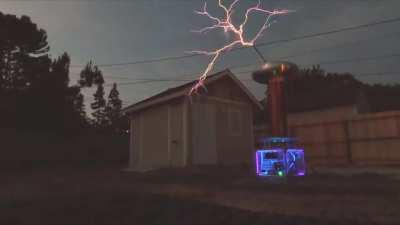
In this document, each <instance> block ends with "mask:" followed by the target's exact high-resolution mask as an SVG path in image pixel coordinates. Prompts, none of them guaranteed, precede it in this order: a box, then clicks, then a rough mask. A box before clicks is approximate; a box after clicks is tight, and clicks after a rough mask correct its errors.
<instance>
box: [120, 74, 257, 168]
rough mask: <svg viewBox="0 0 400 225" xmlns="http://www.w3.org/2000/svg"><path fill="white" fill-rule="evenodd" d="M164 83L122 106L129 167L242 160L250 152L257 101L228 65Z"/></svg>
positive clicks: (249, 158) (252, 149)
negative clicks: (201, 85)
mask: <svg viewBox="0 0 400 225" xmlns="http://www.w3.org/2000/svg"><path fill="white" fill-rule="evenodd" d="M193 85H194V82H190V83H186V84H184V85H181V86H178V87H175V88H171V89H168V90H166V91H164V92H161V93H159V94H157V95H154V96H152V97H150V98H148V99H145V100H143V101H141V102H138V103H136V104H133V105H131V106H128V107H127V108H125V109H124V110H123V111H124V113H125V114H127V115H128V116H129V118H130V122H131V123H130V124H131V128H130V129H131V132H130V133H131V139H130V159H129V162H130V163H129V167H130V168H129V169H131V170H137V171H146V170H152V169H157V168H162V167H184V166H188V165H204V164H209V165H210V164H211V165H212V164H225V165H226V164H245V163H250V162H251V160H252V158H253V154H252V153H253V151H254V138H253V112H254V110H260V109H261V105H260V103H259V102H258V101H257V100H256V98H255V97H254V96H253V95H252V94H251V93H250V91H249V90H248V89H247V88H246V87H245V86H244V85H243V84H242V83H241V82H240V81H239V80H238V79H237V78H236V77H235V76H234V75H233V74H232V73H231V72H230V71H229V70H224V71H222V72H219V73H216V74H214V75H210V76H209V77H208V78H207V79H206V81H205V85H206V88H207V91H203V92H202V93H201V94H200V95H195V96H192V97H191V98H189V97H188V95H187V94H188V92H189V90H190V88H191V87H192V86H193Z"/></svg>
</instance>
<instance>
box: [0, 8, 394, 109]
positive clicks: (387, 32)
mask: <svg viewBox="0 0 400 225" xmlns="http://www.w3.org/2000/svg"><path fill="white" fill-rule="evenodd" d="M226 2H229V1H226ZM203 3H204V1H200V0H86V1H85V0H53V1H52V0H47V1H46V0H11V1H9V0H7V1H4V0H3V1H0V11H2V12H3V13H6V14H16V15H18V16H21V15H28V16H30V17H31V19H32V21H33V22H34V23H37V24H38V25H39V27H41V28H43V29H45V30H46V31H47V34H48V39H49V43H50V46H51V55H52V57H56V56H58V55H60V54H62V53H63V52H64V51H66V52H68V53H69V54H70V56H71V58H72V64H73V65H74V66H73V67H72V68H71V75H70V76H71V84H73V83H76V78H77V77H78V76H79V75H78V74H79V72H80V70H81V67H80V66H79V65H83V64H85V63H86V62H87V61H88V60H90V59H92V60H94V62H95V63H96V64H113V63H124V62H132V61H141V60H147V59H153V58H162V57H169V56H181V55H184V54H188V52H189V51H191V50H210V49H214V48H217V47H220V46H221V45H222V44H223V43H224V42H226V41H228V40H229V35H226V34H224V33H223V32H222V31H216V32H211V33H208V34H202V35H200V34H196V33H192V32H190V30H194V29H199V28H202V27H204V26H206V25H209V24H211V21H209V20H207V19H206V18H204V17H201V16H199V15H196V14H195V13H194V10H200V9H201V8H202V6H203ZM207 3H208V6H209V8H210V12H211V13H213V14H215V15H221V11H220V10H218V9H217V8H216V3H217V1H216V0H208V1H207ZM254 3H256V1H250V0H242V1H241V3H240V5H239V7H238V9H237V10H236V13H237V14H236V15H237V16H238V17H235V19H236V20H237V21H240V19H242V18H241V17H240V15H243V9H245V8H246V7H248V6H249V5H252V4H254ZM262 5H263V7H264V8H266V9H290V10H294V11H295V12H293V13H290V14H288V15H285V16H279V17H276V20H277V22H276V23H275V24H274V25H272V27H271V28H270V29H269V30H268V31H266V32H265V34H264V36H263V37H262V38H261V39H260V40H259V41H258V42H259V43H262V42H269V41H274V40H280V39H288V38H292V37H297V36H302V35H307V34H313V33H318V32H324V31H329V30H333V29H340V28H344V27H348V26H356V25H360V24H366V23H370V22H375V21H379V20H385V19H392V18H396V17H399V16H400V13H399V9H400V1H399V0H329V1H328V0H291V1H290V0H270V1H262ZM262 18H263V17H261V16H260V15H255V16H254V17H252V20H251V21H250V27H249V29H248V34H249V36H252V34H253V33H254V31H255V29H256V28H257V27H258V26H260V24H261V23H262V22H263V21H262V20H261V19H262ZM399 40H400V22H395V23H388V24H384V25H379V26H374V27H368V28H363V29H359V30H356V31H348V32H342V33H337V34H333V35H327V36H321V37H316V38H310V39H306V40H301V41H293V42H288V43H283V44H276V45H271V46H264V47H260V50H261V51H262V53H263V54H264V56H265V57H266V58H267V59H268V60H273V59H277V58H279V57H284V56H289V55H297V56H296V57H291V58H286V59H285V60H289V61H293V62H295V63H297V64H298V65H299V66H305V65H310V64H317V63H322V62H332V61H337V60H344V59H352V58H358V57H375V56H378V57H379V56H383V55H390V54H400V45H399ZM320 49H321V50H320ZM322 49H324V50H322ZM313 50H318V51H313ZM319 50H320V51H319ZM307 52H308V53H307ZM208 61H209V58H208V57H206V56H199V57H191V58H187V59H183V60H175V61H164V62H161V63H149V64H136V65H124V66H114V67H102V68H101V69H102V71H103V73H104V76H105V78H106V83H107V84H111V83H113V82H117V83H119V84H120V85H119V88H118V89H119V90H120V93H121V97H122V99H123V101H124V105H125V106H126V105H128V104H131V103H134V102H136V101H138V100H140V99H143V98H147V97H149V96H151V95H153V94H155V93H157V92H160V91H162V90H165V89H166V88H168V87H173V86H176V85H179V84H182V83H184V81H180V82H177V81H175V82H151V83H142V84H129V85H128V84H126V83H127V82H136V81H137V79H140V78H156V79H158V78H161V79H171V78H173V77H177V76H181V78H179V79H193V78H195V77H196V76H195V75H192V76H182V75H184V74H194V73H196V72H198V74H200V72H201V71H202V70H204V68H205V67H206V65H207V63H208ZM399 62H400V57H398V56H397V57H388V58H382V59H379V60H369V61H360V62H352V63H337V64H329V63H327V64H323V63H322V64H321V67H322V68H323V69H325V70H326V71H328V72H351V73H353V74H354V75H356V76H358V78H359V79H360V80H362V81H367V82H383V83H395V82H400V73H399V72H400V69H399V68H398V67H399ZM243 64H254V66H253V67H243V68H237V69H232V71H233V72H234V73H235V72H240V71H246V70H251V69H255V68H258V67H259V61H258V58H257V55H256V54H255V52H254V50H252V49H245V50H238V51H233V52H228V53H226V54H224V55H223V56H222V57H221V60H220V61H218V63H217V65H216V68H215V70H214V72H217V71H219V70H222V69H225V68H229V67H232V66H237V65H243ZM396 72H397V73H396ZM371 73H385V74H382V75H380V76H365V75H366V74H371ZM238 78H239V79H241V80H243V82H244V83H245V85H246V86H247V87H249V89H250V90H251V91H252V92H253V93H254V94H255V95H256V97H258V98H261V97H263V92H264V89H265V87H263V86H262V85H258V84H256V83H255V82H253V81H250V78H251V76H250V73H239V74H238ZM123 83H125V84H123ZM106 90H107V91H106V93H107V94H108V90H109V86H108V87H107V89H106ZM93 91H94V90H85V93H86V96H87V98H86V100H87V101H89V102H90V101H91V100H92V97H91V96H92V93H93ZM86 105H87V106H86V108H89V107H88V106H89V104H88V102H86Z"/></svg>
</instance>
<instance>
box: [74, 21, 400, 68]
mask: <svg viewBox="0 0 400 225" xmlns="http://www.w3.org/2000/svg"><path fill="white" fill-rule="evenodd" d="M399 21H400V17H396V18H392V19H386V20H380V21H376V22H372V23H366V24H361V25H357V26H349V27H343V28H339V29H334V30H330V31H325V32H319V33H313V34H307V35H302V36H297V37H293V38H288V39H281V40H276V41H270V42H263V43H259V44H256V46H257V47H261V46H269V45H274V44H280V43H287V42H292V41H298V40H304V39H309V38H314V37H320V36H326V35H331V34H335V33H341V32H346V31H352V30H358V29H363V28H367V27H373V26H378V25H382V24H389V23H395V22H399ZM245 48H248V47H238V48H234V49H232V50H231V51H236V50H240V49H245ZM195 56H202V55H201V54H190V55H181V56H168V57H162V58H155V59H148V60H139V61H132V62H122V63H110V64H98V65H97V66H98V67H113V66H126V65H136V64H147V63H157V62H163V61H173V60H180V59H185V58H191V57H195ZM84 66H85V65H71V67H84Z"/></svg>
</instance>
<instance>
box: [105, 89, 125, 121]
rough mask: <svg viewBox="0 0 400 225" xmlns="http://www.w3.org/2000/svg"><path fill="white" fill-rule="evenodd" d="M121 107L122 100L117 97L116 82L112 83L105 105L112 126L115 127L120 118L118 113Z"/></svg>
mask: <svg viewBox="0 0 400 225" xmlns="http://www.w3.org/2000/svg"><path fill="white" fill-rule="evenodd" d="M121 109H122V101H121V99H120V98H119V92H118V90H117V84H116V83H114V84H113V87H112V89H111V91H110V94H109V95H108V103H107V107H106V111H107V117H108V119H109V121H110V123H111V125H112V127H113V129H117V126H118V125H117V124H118V120H119V119H120V113H121Z"/></svg>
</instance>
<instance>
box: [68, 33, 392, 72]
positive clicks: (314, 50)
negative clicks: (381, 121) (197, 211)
mask: <svg viewBox="0 0 400 225" xmlns="http://www.w3.org/2000/svg"><path fill="white" fill-rule="evenodd" d="M399 35H400V32H394V33H389V34H384V35H379V36H376V37H373V38H365V39H359V40H352V41H349V42H342V43H339V44H335V45H331V46H327V47H323V48H317V49H311V50H305V51H299V52H297V53H294V54H291V55H286V56H280V57H277V58H274V60H283V59H290V58H295V57H301V56H306V55H311V54H315V53H319V52H321V51H327V50H332V49H338V48H341V47H347V46H354V45H359V44H362V43H366V42H368V41H372V40H382V39H385V38H390V37H395V36H399ZM254 65H255V64H244V65H237V66H233V67H231V69H234V68H242V67H248V66H254ZM220 70H222V69H220ZM198 73H200V72H198ZM70 74H71V75H76V76H79V75H80V73H78V72H70ZM144 76H145V75H142V76H138V77H144ZM104 77H105V78H117V79H124V80H138V79H140V78H133V77H129V76H120V75H107V74H104Z"/></svg>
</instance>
